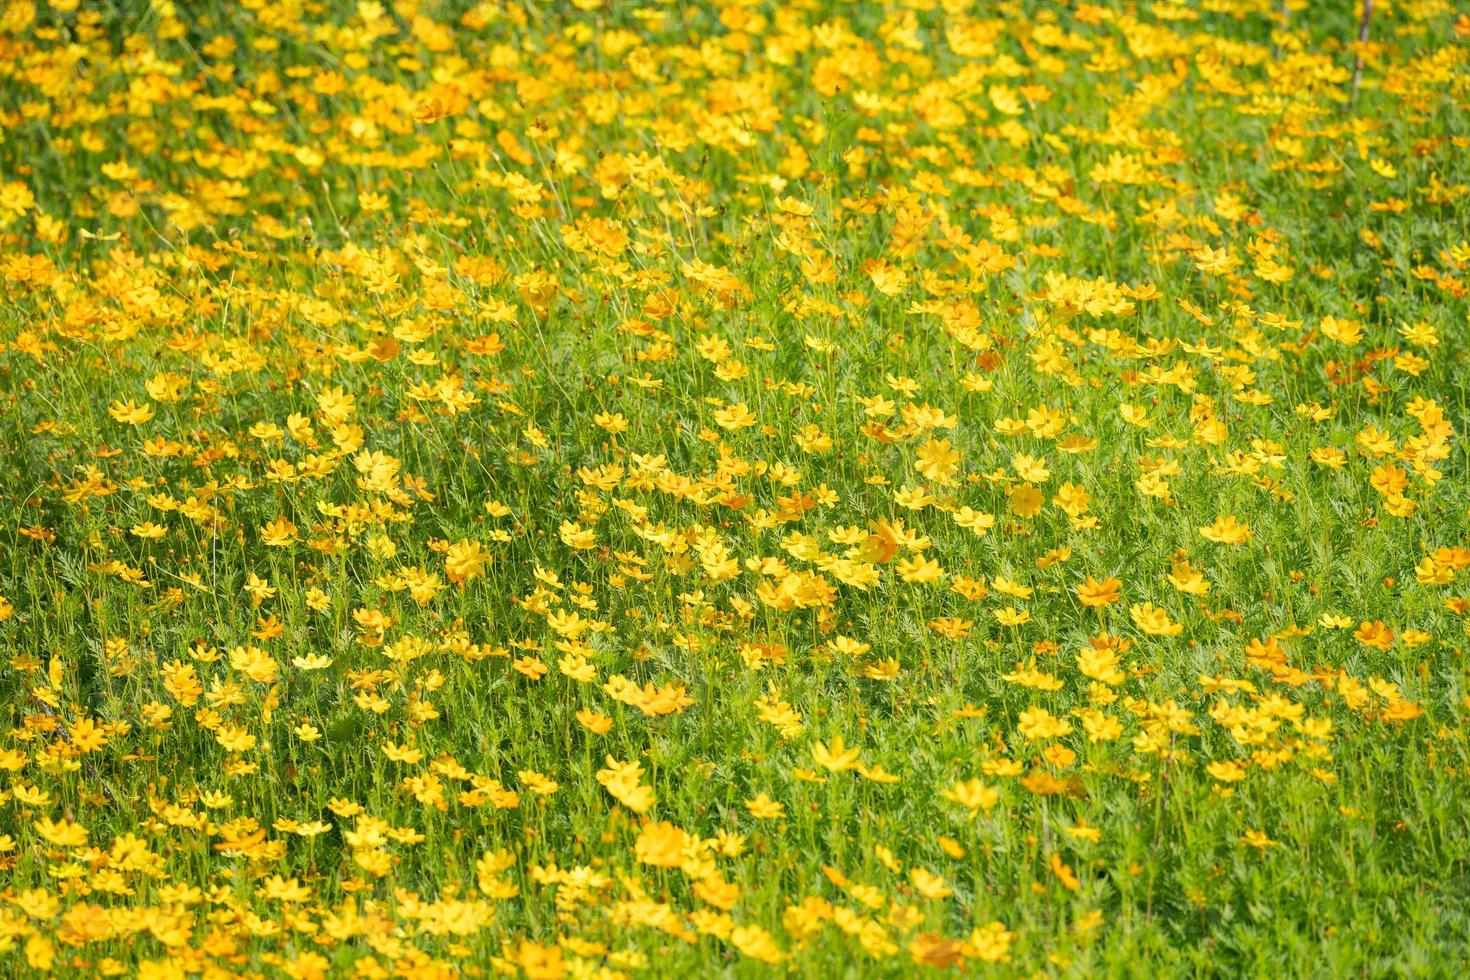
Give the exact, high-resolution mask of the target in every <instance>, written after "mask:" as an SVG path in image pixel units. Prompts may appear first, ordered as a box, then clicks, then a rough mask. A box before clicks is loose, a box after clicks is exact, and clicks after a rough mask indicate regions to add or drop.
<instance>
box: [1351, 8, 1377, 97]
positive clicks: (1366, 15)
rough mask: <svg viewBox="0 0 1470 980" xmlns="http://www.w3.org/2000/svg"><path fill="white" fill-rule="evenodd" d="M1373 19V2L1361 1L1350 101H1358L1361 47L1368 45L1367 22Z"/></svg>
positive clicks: (1361, 63)
mask: <svg viewBox="0 0 1470 980" xmlns="http://www.w3.org/2000/svg"><path fill="white" fill-rule="evenodd" d="M1372 17H1373V0H1363V19H1362V20H1361V21H1360V22H1359V23H1358V49H1357V51H1355V52H1354V53H1353V94H1352V101H1353V102H1356V101H1358V86H1359V85H1361V84H1362V82H1363V45H1365V44H1367V43H1368V21H1369V20H1370V19H1372Z"/></svg>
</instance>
